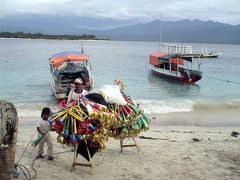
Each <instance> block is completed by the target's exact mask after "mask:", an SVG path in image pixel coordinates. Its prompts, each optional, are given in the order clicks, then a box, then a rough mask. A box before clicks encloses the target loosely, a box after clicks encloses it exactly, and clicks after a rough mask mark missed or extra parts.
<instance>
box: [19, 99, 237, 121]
mask: <svg viewBox="0 0 240 180" xmlns="http://www.w3.org/2000/svg"><path fill="white" fill-rule="evenodd" d="M135 103H136V104H140V107H142V108H143V110H144V112H146V113H148V114H151V113H158V114H167V113H174V112H191V111H197V110H221V109H224V110H227V109H240V100H229V101H221V102H220V101H216V100H215V101H214V100H189V99H184V100H179V99H178V100H135ZM15 105H16V107H17V111H18V115H19V116H21V117H40V113H41V110H42V108H44V107H46V106H47V107H50V108H51V110H52V111H58V110H59V107H58V106H57V104H56V102H38V103H27V104H24V103H18V104H15Z"/></svg>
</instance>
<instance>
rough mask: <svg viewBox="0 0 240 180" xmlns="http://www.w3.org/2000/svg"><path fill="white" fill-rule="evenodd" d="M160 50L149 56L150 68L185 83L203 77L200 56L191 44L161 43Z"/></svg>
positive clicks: (163, 75)
mask: <svg viewBox="0 0 240 180" xmlns="http://www.w3.org/2000/svg"><path fill="white" fill-rule="evenodd" d="M160 47H162V48H160V49H162V50H160V51H159V52H156V53H152V54H150V56H149V68H150V69H151V70H152V71H153V72H154V73H157V74H159V75H160V76H162V77H167V78H168V79H172V80H177V81H179V82H183V83H195V82H197V81H199V80H200V79H201V78H202V72H201V71H200V65H201V63H200V57H201V55H202V54H197V53H192V47H191V46H179V45H172V44H160Z"/></svg>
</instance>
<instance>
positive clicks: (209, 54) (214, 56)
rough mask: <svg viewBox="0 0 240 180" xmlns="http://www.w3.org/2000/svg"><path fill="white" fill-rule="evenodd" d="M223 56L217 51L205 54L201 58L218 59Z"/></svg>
mask: <svg viewBox="0 0 240 180" xmlns="http://www.w3.org/2000/svg"><path fill="white" fill-rule="evenodd" d="M221 54H222V53H220V52H217V51H211V52H207V53H203V54H202V56H201V57H200V58H217V57H218V56H219V55H221Z"/></svg>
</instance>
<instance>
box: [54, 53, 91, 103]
mask: <svg viewBox="0 0 240 180" xmlns="http://www.w3.org/2000/svg"><path fill="white" fill-rule="evenodd" d="M49 64H50V73H51V85H52V89H53V92H54V95H55V96H56V98H57V99H63V98H66V97H67V94H68V92H69V90H70V85H71V84H73V83H74V80H75V79H76V78H81V79H82V80H83V85H84V86H83V87H84V89H86V90H91V89H92V88H93V86H94V80H93V76H92V71H91V64H90V62H89V56H88V55H87V54H85V53H82V52H73V51H65V52H62V53H58V54H54V55H52V56H51V57H50V58H49Z"/></svg>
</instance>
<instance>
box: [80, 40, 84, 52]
mask: <svg viewBox="0 0 240 180" xmlns="http://www.w3.org/2000/svg"><path fill="white" fill-rule="evenodd" d="M81 46H82V48H81V52H82V53H84V50H83V43H82V41H81Z"/></svg>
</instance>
